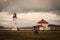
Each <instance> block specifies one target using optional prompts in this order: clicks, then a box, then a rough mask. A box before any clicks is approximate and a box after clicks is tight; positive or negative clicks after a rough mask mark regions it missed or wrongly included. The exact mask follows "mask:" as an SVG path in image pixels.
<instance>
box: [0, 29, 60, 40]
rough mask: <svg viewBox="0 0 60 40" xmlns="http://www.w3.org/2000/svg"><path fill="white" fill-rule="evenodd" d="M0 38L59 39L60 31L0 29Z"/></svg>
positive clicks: (25, 39)
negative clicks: (36, 32)
mask: <svg viewBox="0 0 60 40" xmlns="http://www.w3.org/2000/svg"><path fill="white" fill-rule="evenodd" d="M0 40H60V31H39V34H37V35H35V34H34V32H33V31H29V30H21V31H0Z"/></svg>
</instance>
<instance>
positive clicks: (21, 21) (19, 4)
mask: <svg viewBox="0 0 60 40" xmlns="http://www.w3.org/2000/svg"><path fill="white" fill-rule="evenodd" d="M13 12H16V13H17V17H18V18H17V26H18V27H22V26H34V25H36V23H37V22H38V21H40V20H41V19H42V18H43V19H45V20H47V21H48V22H49V24H57V25H60V0H0V26H6V27H8V26H9V25H11V26H10V27H12V15H13Z"/></svg>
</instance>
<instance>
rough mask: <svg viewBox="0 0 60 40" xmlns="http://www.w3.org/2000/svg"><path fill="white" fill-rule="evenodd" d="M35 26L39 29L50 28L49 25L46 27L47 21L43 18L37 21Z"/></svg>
mask: <svg viewBox="0 0 60 40" xmlns="http://www.w3.org/2000/svg"><path fill="white" fill-rule="evenodd" d="M36 27H38V29H39V30H50V27H48V22H47V21H46V20H44V19H42V20H40V21H39V22H37V25H36Z"/></svg>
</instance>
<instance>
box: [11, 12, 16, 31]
mask: <svg viewBox="0 0 60 40" xmlns="http://www.w3.org/2000/svg"><path fill="white" fill-rule="evenodd" d="M12 30H15V31H17V15H16V13H15V12H14V13H13V27H12Z"/></svg>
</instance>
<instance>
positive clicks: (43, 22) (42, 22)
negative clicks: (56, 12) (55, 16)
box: [38, 19, 48, 24]
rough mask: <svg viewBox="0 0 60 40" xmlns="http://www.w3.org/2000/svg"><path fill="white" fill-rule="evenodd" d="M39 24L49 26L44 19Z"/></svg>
mask: <svg viewBox="0 0 60 40" xmlns="http://www.w3.org/2000/svg"><path fill="white" fill-rule="evenodd" d="M38 24H48V22H47V21H45V20H44V19H42V20H41V21H39V22H38Z"/></svg>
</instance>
